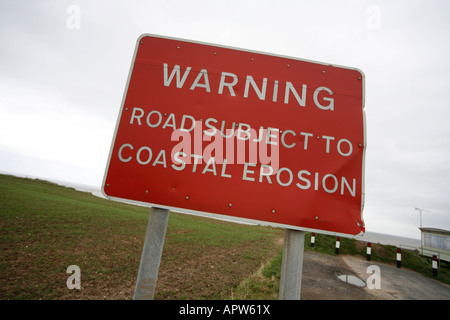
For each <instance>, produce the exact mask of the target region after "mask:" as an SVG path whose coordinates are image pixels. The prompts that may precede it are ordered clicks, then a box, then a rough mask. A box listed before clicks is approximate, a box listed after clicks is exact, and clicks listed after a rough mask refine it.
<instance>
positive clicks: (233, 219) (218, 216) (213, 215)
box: [101, 33, 367, 238]
mask: <svg viewBox="0 0 450 320" xmlns="http://www.w3.org/2000/svg"><path fill="white" fill-rule="evenodd" d="M144 37H153V38H160V39H168V40H174V41H182V42H189V43H195V44H200V45H204V46H213V47H217V48H224V49H232V50H237V51H244V52H249V53H255V54H261V55H266V56H272V57H278V58H284V59H291V60H297V61H304V62H310V63H315V64H321V65H324V66H333V67H338V68H342V69H348V70H355V71H357V72H359V73H360V74H361V81H362V114H363V136H364V142H363V144H364V145H363V155H362V175H361V221H362V222H363V223H364V219H363V209H364V196H365V186H364V185H365V162H366V160H365V159H366V148H367V131H366V130H367V127H366V113H365V97H366V92H365V91H366V85H365V75H364V72H362V71H361V70H360V69H358V68H350V67H346V66H341V65H335V64H329V63H324V62H320V61H313V60H308V59H300V58H295V57H290V56H284V55H277V54H273V53H267V52H262V51H255V50H248V49H242V48H235V47H230V46H224V45H219V44H212V43H207V42H201V41H193V40H187V39H181V38H174V37H168V36H160V35H155V34H150V33H144V34H142V35H141V36H139V38H138V39H137V41H136V47H135V50H134V54H133V59H132V61H131V66H130V71H129V72H128V78H127V83H126V85H125V90H124V93H123V97H122V103H121V105H120V110H119V115H118V117H117V121H116V127H115V130H114V135H113V139H112V142H111V147H110V150H109V155H108V161H107V163H106V169H105V173H104V176H103V182H102V187H101V191H102V193H103V195H104V196H105V197H106V198H107V199H110V200H114V201H119V202H125V203H130V204H135V205H139V206H145V207H152V206H153V207H159V208H163V209H169V210H172V211H174V212H180V213H187V214H193V215H198V216H203V217H209V218H214V219H220V220H226V221H230V222H237V223H248V224H257V225H262V226H270V227H274V228H284V229H293V230H300V231H307V232H316V233H322V234H328V235H336V236H343V237H347V238H355V237H361V236H362V235H363V234H364V232H362V231H361V232H360V233H358V234H356V235H353V234H346V233H339V232H333V231H327V230H321V229H311V228H304V227H297V226H292V225H286V224H280V223H274V222H268V221H261V220H255V219H246V218H240V217H235V216H228V215H224V214H219V213H211V212H204V211H196V210H190V209H184V208H178V207H173V206H164V205H159V204H153V203H148V202H142V201H137V200H129V199H124V198H117V197H111V196H108V195H107V194H106V192H105V184H106V177H107V174H108V169H109V164H110V161H111V157H112V152H113V149H114V144H115V140H116V137H117V131H118V129H119V122H120V119H121V118H122V111H123V107H124V104H125V99H126V96H127V92H128V87H129V85H130V79H131V74H132V72H133V67H134V63H135V60H136V55H137V52H138V49H139V44H140V42H141V39H142V38H144Z"/></svg>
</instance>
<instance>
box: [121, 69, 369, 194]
mask: <svg viewBox="0 0 450 320" xmlns="http://www.w3.org/2000/svg"><path fill="white" fill-rule="evenodd" d="M157 70H160V71H161V74H160V77H159V79H160V85H161V87H163V88H164V87H167V88H169V87H171V88H176V89H177V90H184V91H185V92H186V91H187V90H188V91H187V92H191V93H192V94H195V93H196V92H198V91H201V92H202V94H205V93H207V94H218V95H228V96H229V97H235V98H236V99H248V98H249V97H250V96H253V97H257V99H259V100H260V101H267V100H269V99H270V102H273V103H281V104H295V105H296V107H298V108H314V109H315V110H317V112H318V113H334V112H338V111H339V108H340V107H341V106H339V105H338V104H336V105H335V99H334V92H333V88H328V87H326V86H323V85H318V86H313V87H312V88H311V86H310V85H309V84H301V85H297V84H295V85H294V84H293V83H292V82H289V81H284V82H283V83H281V81H278V80H268V78H262V79H254V77H253V76H252V75H244V76H241V75H239V76H238V75H236V74H235V73H232V72H215V73H214V75H215V76H214V77H211V74H208V70H207V69H200V70H199V71H195V72H194V71H193V70H192V67H190V66H180V65H173V66H171V65H169V64H168V63H163V64H162V65H160V66H159V67H158V68H157ZM210 79H216V80H217V81H216V82H213V81H211V80H210ZM242 83H243V84H244V86H243V87H244V90H242ZM239 86H240V87H239ZM238 87H239V88H240V90H237V88H238ZM268 88H269V89H268ZM310 91H311V92H310ZM238 93H241V95H242V96H240V97H239V96H238ZM311 93H312V94H311ZM266 99H267V100H266ZM162 110H164V111H162ZM234 117H235V120H234V121H231V120H223V119H220V118H218V117H217V116H211V115H207V114H205V115H204V116H203V117H202V118H201V119H199V118H196V117H194V116H192V115H191V114H189V113H188V112H186V113H183V114H181V113H180V112H170V111H169V110H168V108H167V107H165V108H164V109H160V108H159V107H158V105H151V104H145V105H144V104H139V105H126V106H125V107H124V109H123V111H122V119H124V120H123V125H126V126H130V127H135V128H138V129H139V130H141V131H140V132H145V135H146V136H148V143H142V142H139V143H136V142H135V141H132V140H130V141H123V142H122V143H121V144H120V145H119V146H118V148H117V149H116V150H115V154H113V155H112V156H113V157H117V158H118V159H119V160H120V162H121V163H124V164H127V163H133V162H134V164H135V165H138V166H142V167H143V168H145V167H158V166H159V167H162V168H165V169H167V170H173V171H175V172H183V171H185V170H190V171H191V172H193V173H197V174H201V175H213V176H216V177H217V179H241V180H243V181H252V182H254V183H265V184H278V185H279V186H281V187H286V188H288V187H290V188H297V189H298V190H314V191H320V192H326V193H329V194H336V195H350V196H351V197H356V196H357V190H358V189H360V188H361V186H359V185H358V184H359V180H358V179H357V178H356V177H352V176H344V175H339V174H337V173H335V172H322V171H320V172H318V171H316V170H315V169H314V168H313V167H298V168H292V167H288V166H284V165H283V163H284V162H285V161H284V158H283V157H285V155H286V152H282V151H289V150H295V151H296V152H297V154H298V152H301V155H302V157H308V156H309V153H313V154H314V156H315V157H317V156H321V157H327V156H329V155H333V156H334V157H339V158H345V159H350V158H351V157H352V156H354V154H355V153H356V151H357V150H358V148H362V147H363V145H362V143H363V141H357V140H355V139H352V138H349V137H346V136H336V135H334V134H331V133H330V134H326V133H324V131H323V130H321V131H320V133H318V132H314V131H313V130H305V129H302V128H298V127H283V128H277V127H275V126H274V127H270V126H263V125H259V126H255V125H253V127H252V126H251V125H250V124H248V123H245V122H241V121H239V114H236V115H234ZM162 131H169V132H170V143H167V145H168V146H169V145H170V146H171V147H170V149H168V148H161V147H155V146H154V145H152V137H154V136H155V135H158V134H161V132H162ZM140 141H142V140H140ZM231 165H239V168H240V171H239V173H236V171H233V172H231V171H230V166H231Z"/></svg>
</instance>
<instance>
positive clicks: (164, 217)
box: [133, 207, 169, 300]
mask: <svg viewBox="0 0 450 320" xmlns="http://www.w3.org/2000/svg"><path fill="white" fill-rule="evenodd" d="M168 220H169V210H168V209H161V208H158V207H152V208H151V209H150V218H149V220H148V225H147V232H146V234H145V241H144V249H143V250H142V256H141V263H140V265H139V273H138V276H137V280H136V288H135V290H134V297H133V299H134V300H153V296H154V295H155V288H156V280H157V279H158V270H159V264H160V263H161V255H162V250H163V247H164V238H165V236H166V229H167V222H168Z"/></svg>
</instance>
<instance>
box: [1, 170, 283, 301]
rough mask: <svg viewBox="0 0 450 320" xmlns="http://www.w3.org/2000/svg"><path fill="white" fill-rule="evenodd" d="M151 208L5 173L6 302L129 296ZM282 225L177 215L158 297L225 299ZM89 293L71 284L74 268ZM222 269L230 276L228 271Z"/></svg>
mask: <svg viewBox="0 0 450 320" xmlns="http://www.w3.org/2000/svg"><path fill="white" fill-rule="evenodd" d="M149 213H150V209H149V208H145V207H140V206H133V205H128V204H124V203H119V202H113V201H109V200H106V199H102V198H98V197H95V196H93V195H91V194H90V193H86V192H79V191H76V190H74V189H71V188H66V187H62V186H59V185H56V184H53V183H50V182H46V181H42V180H37V179H23V178H17V177H13V176H8V175H0V273H1V274H2V277H1V279H0V299H104V298H106V299H130V298H132V295H133V292H134V285H135V281H136V276H137V271H138V268H139V263H140V256H141V252H142V246H143V242H144V237H145V231H146V227H147V222H148V218H149ZM280 236H282V231H281V230H277V229H272V228H267V227H260V226H248V225H239V224H235V223H227V222H222V221H218V220H213V219H206V218H201V217H197V216H191V215H183V214H178V213H173V212H171V213H170V215H169V223H168V228H167V233H166V239H165V245H164V250H163V257H162V261H161V267H160V277H159V279H158V285H157V294H156V296H155V298H157V299H183V298H186V299H210V298H226V297H228V295H229V294H230V292H232V291H233V288H234V287H236V286H237V285H238V284H239V283H240V282H241V281H243V279H245V277H247V276H249V275H250V274H252V273H254V272H255V271H256V270H257V269H258V268H259V266H260V264H261V263H262V262H265V261H267V259H271V258H272V257H273V256H274V254H275V253H276V251H277V250H278V248H279V246H277V245H275V241H274V239H276V238H277V237H280ZM72 264H75V265H78V266H79V267H80V269H81V285H82V290H69V289H67V287H66V280H67V278H68V277H69V274H67V273H66V269H67V267H68V266H69V265H72ZM222 274H223V275H222Z"/></svg>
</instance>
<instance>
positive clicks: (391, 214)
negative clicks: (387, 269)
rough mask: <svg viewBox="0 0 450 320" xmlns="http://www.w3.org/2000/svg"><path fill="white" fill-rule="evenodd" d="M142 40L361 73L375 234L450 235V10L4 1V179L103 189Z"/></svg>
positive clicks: (0, 94) (418, 4) (381, 5)
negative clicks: (424, 231)
mask: <svg viewBox="0 0 450 320" xmlns="http://www.w3.org/2000/svg"><path fill="white" fill-rule="evenodd" d="M143 33H152V34H159V35H163V36H171V37H178V38H185V39H190V40H196V41H203V42H209V43H215V44H220V45H226V46H233V47H238V48H245V49H250V50H257V51H263V52H270V53H274V54H279V55H286V56H293V57H297V58H302V59H309V60H315V61H321V62H326V63H330V64H337V65H343V66H349V67H354V68H358V69H361V70H362V71H363V72H364V74H365V76H366V97H365V102H366V103H365V108H366V117H367V142H368V148H367V153H366V171H365V179H366V180H365V181H366V184H365V191H366V197H365V209H364V220H365V223H366V230H368V231H374V232H382V233H389V234H395V235H400V236H407V237H415V238H418V237H419V236H420V233H419V231H418V226H419V213H418V211H416V210H415V209H414V208H415V207H419V208H423V209H427V210H429V212H423V225H424V226H428V227H437V228H443V229H448V230H449V229H450V100H449V91H450V2H449V1H447V0H442V1H437V0H429V1H412V0H408V1H399V0H396V1H363V0H355V1H346V0H340V1H336V0H329V1H299V0H297V1H283V0H277V1H263V0H257V1H245V0H238V1H234V0H233V1H230V0H227V1H215V0H208V1H192V0H183V1H182V0H178V1H177V0H167V1H112V0H108V1H98V0H96V1H92V0H91V1H76V0H72V1H62V0H57V1H56V0H55V1H42V0H36V1H23V0H20V1H18V0H2V1H1V2H0V171H1V172H6V173H14V174H18V175H21V176H30V177H39V178H44V179H49V180H59V181H68V182H73V183H79V184H86V185H92V186H96V187H100V185H101V183H102V179H103V174H104V170H105V166H106V161H107V158H108V153H109V148H110V143H111V139H112V136H113V133H114V128H115V123H116V120H117V115H118V112H119V108H120V104H121V100H122V96H123V92H124V88H125V84H126V80H127V76H128V72H129V67H130V62H131V59H132V56H133V52H134V49H135V42H136V39H137V38H138V37H139V35H141V34H143Z"/></svg>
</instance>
